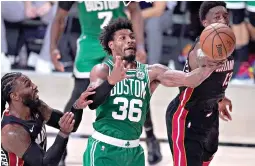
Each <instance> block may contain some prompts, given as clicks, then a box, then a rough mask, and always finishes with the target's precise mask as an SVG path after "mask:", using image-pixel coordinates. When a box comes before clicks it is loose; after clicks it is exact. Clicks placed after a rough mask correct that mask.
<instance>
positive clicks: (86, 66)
mask: <svg viewBox="0 0 255 166" xmlns="http://www.w3.org/2000/svg"><path fill="white" fill-rule="evenodd" d="M124 8H125V5H124V3H123V2H122V1H81V2H78V13H79V21H80V25H81V36H80V37H79V39H78V41H77V55H76V59H75V65H74V74H75V76H76V77H77V78H88V77H89V72H90V71H91V69H92V68H93V67H94V66H95V65H97V64H99V63H102V61H103V60H104V58H105V57H106V55H107V53H106V52H105V51H104V50H103V48H102V46H101V45H100V42H99V39H98V38H99V34H100V32H101V31H102V29H103V27H104V26H106V25H108V23H109V22H110V21H111V20H112V19H116V18H119V17H126V15H125V13H124Z"/></svg>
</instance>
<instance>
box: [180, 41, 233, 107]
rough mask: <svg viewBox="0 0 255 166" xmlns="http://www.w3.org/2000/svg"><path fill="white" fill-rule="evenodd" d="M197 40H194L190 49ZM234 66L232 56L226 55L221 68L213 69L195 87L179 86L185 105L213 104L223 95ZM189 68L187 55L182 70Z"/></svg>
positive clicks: (189, 69)
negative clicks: (225, 60) (226, 58)
mask: <svg viewBox="0 0 255 166" xmlns="http://www.w3.org/2000/svg"><path fill="white" fill-rule="evenodd" d="M198 41H199V38H198V39H197V40H196V42H195V44H194V45H193V47H192V49H191V50H193V49H194V47H195V45H196V44H197V42H198ZM233 67H234V58H233V56H230V57H228V60H227V62H226V63H225V64H224V66H223V67H222V68H221V69H217V70H216V71H214V72H213V73H212V74H211V75H210V76H209V77H208V78H207V79H206V80H205V81H204V82H202V83H201V84H200V85H199V86H198V87H196V88H188V87H180V94H183V101H185V103H186V104H185V107H186V108H187V109H190V107H198V106H200V105H201V106H203V105H207V106H209V107H210V106H212V107H213V106H215V105H216V104H217V103H218V102H219V101H220V100H221V99H222V98H223V97H224V96H225V90H226V88H227V86H228V83H229V81H230V79H231V77H232V73H233ZM190 71H191V68H190V66H189V56H188V58H187V61H186V64H185V66H184V72H190Z"/></svg>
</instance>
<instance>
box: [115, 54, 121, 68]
mask: <svg viewBox="0 0 255 166" xmlns="http://www.w3.org/2000/svg"><path fill="white" fill-rule="evenodd" d="M120 65H121V60H120V57H119V56H116V60H115V66H116V67H118V68H119V67H120Z"/></svg>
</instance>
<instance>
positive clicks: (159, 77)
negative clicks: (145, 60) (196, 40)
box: [149, 64, 215, 88]
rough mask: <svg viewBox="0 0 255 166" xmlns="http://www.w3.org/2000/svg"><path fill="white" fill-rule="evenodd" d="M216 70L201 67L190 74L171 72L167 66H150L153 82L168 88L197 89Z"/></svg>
mask: <svg viewBox="0 0 255 166" xmlns="http://www.w3.org/2000/svg"><path fill="white" fill-rule="evenodd" d="M214 70H215V69H214V68H208V67H200V68H197V69H195V70H193V71H191V72H189V73H185V72H183V71H178V70H171V69H169V68H167V67H166V66H163V65H160V64H155V65H151V66H149V74H150V79H151V81H158V82H159V83H160V84H162V85H164V86H168V87H181V86H187V87H192V88H194V87H196V86H198V85H200V84H201V83H202V82H203V81H204V80H205V79H206V78H207V77H208V76H209V75H210V74H211V73H212V72H213V71H214Z"/></svg>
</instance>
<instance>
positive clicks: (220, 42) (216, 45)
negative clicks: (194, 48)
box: [200, 23, 236, 60]
mask: <svg viewBox="0 0 255 166" xmlns="http://www.w3.org/2000/svg"><path fill="white" fill-rule="evenodd" d="M235 44H236V38H235V35H234V33H233V31H232V29H231V28H230V27H229V26H227V25H225V24H221V23H214V24H211V25H209V26H207V27H206V28H205V29H204V30H203V32H202V33H201V35H200V46H201V49H202V51H203V52H204V53H205V54H206V55H207V56H209V57H211V58H212V59H214V60H224V59H226V58H227V57H229V56H230V55H231V54H232V53H233V51H234V49H235Z"/></svg>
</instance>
